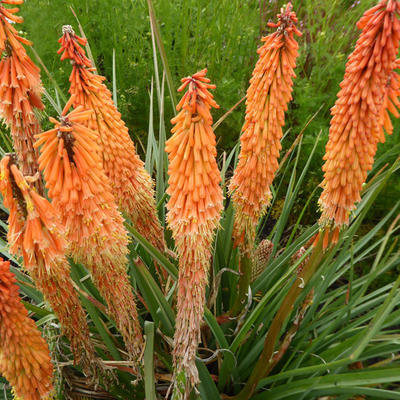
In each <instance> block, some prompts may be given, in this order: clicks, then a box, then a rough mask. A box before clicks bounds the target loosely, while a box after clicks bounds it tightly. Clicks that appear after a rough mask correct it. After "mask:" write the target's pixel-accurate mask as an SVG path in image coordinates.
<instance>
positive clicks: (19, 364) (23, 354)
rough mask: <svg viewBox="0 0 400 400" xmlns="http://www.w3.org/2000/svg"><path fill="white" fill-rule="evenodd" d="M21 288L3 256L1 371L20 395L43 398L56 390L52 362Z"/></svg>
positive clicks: (26, 398) (0, 261) (0, 264)
mask: <svg viewBox="0 0 400 400" xmlns="http://www.w3.org/2000/svg"><path fill="white" fill-rule="evenodd" d="M18 292H19V290H18V286H17V283H16V279H15V276H14V274H13V273H12V272H11V271H10V262H9V261H4V260H3V259H2V258H0V374H1V375H3V376H4V377H5V378H6V379H7V380H8V382H9V383H10V384H11V385H12V386H13V388H14V391H15V394H16V395H17V396H18V397H19V398H22V399H24V400H40V399H44V398H46V396H47V395H48V394H49V393H50V392H51V391H52V390H53V385H52V380H53V365H52V363H51V360H50V352H49V348H48V346H47V343H46V342H45V341H44V339H43V338H42V336H41V335H40V332H39V330H38V328H37V326H36V324H35V323H34V321H33V320H31V319H30V318H29V317H28V312H27V310H26V309H25V307H24V306H23V304H22V302H21V300H20V298H19V295H18Z"/></svg>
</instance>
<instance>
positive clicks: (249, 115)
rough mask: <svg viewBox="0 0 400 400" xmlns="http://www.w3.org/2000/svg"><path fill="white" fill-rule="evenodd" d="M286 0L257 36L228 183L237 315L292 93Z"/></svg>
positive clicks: (293, 47) (290, 19)
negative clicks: (235, 159) (236, 271)
mask: <svg viewBox="0 0 400 400" xmlns="http://www.w3.org/2000/svg"><path fill="white" fill-rule="evenodd" d="M292 9H293V7H292V5H291V3H288V4H287V6H286V8H282V9H281V13H280V14H278V22H277V23H268V26H269V27H271V28H276V31H275V32H274V33H272V34H270V35H268V36H266V37H263V38H262V39H261V40H262V41H263V42H264V44H263V45H262V46H261V47H260V48H259V49H258V50H257V53H258V54H259V59H258V61H257V64H256V66H255V68H254V71H253V74H252V78H251V80H250V86H249V88H248V90H247V94H246V117H245V119H246V122H245V124H244V125H243V128H242V132H243V134H242V136H241V137H240V144H241V148H240V154H239V162H238V165H237V167H236V169H235V172H234V175H233V178H232V180H231V183H230V185H229V191H230V193H231V195H232V200H233V207H234V210H235V222H234V233H233V235H234V239H235V243H236V245H238V246H239V250H240V254H239V258H240V260H239V269H240V278H239V281H238V296H237V297H236V300H235V302H234V304H233V306H232V308H231V310H230V314H231V315H233V316H236V315H238V314H239V313H240V312H241V311H242V309H243V306H244V303H245V302H246V296H247V294H248V288H249V285H250V281H251V275H252V268H253V267H252V258H253V251H254V244H255V239H256V228H257V224H258V222H259V220H260V218H261V217H262V216H263V215H264V214H265V212H266V210H267V207H268V205H269V203H270V200H271V189H270V187H271V184H272V181H273V179H274V176H275V173H276V171H277V169H278V167H279V164H278V158H279V152H280V150H281V148H282V146H281V143H280V141H281V139H282V127H283V126H284V124H285V111H286V110H287V108H288V103H289V101H290V100H291V99H292V86H293V78H294V77H295V76H296V75H295V73H294V68H295V67H296V58H297V55H298V47H299V46H298V44H297V42H296V40H295V35H297V36H301V32H300V31H299V30H298V29H297V28H296V23H297V17H296V13H295V12H294V11H293V10H292Z"/></svg>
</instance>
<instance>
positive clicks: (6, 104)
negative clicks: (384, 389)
mask: <svg viewBox="0 0 400 400" xmlns="http://www.w3.org/2000/svg"><path fill="white" fill-rule="evenodd" d="M22 3H23V1H14V0H2V1H0V52H1V53H3V58H2V59H1V61H0V98H1V99H2V100H1V102H0V115H1V117H2V118H3V119H4V122H5V123H6V124H7V126H9V127H10V130H11V134H12V138H13V142H14V148H15V151H16V153H17V155H18V161H19V165H20V166H21V168H22V172H23V173H24V174H25V175H29V176H33V175H35V174H36V173H37V171H38V168H37V156H38V155H37V152H36V151H35V149H34V148H33V140H34V139H33V136H34V135H35V134H36V133H39V132H40V123H39V121H38V119H37V116H36V114H35V111H36V110H41V109H43V108H44V106H43V103H42V101H41V99H40V96H41V91H42V87H41V81H40V75H39V68H38V67H37V66H36V65H35V64H34V63H33V62H32V60H31V59H30V58H29V56H28V55H27V53H26V50H25V48H24V46H23V45H28V46H30V45H31V44H32V43H31V42H29V41H28V40H26V39H25V38H23V37H21V36H20V35H19V34H18V32H17V30H16V29H15V28H14V26H13V25H12V23H21V22H22V18H21V17H18V16H16V15H15V13H17V12H18V11H19V9H18V8H6V7H4V4H10V5H15V4H22ZM35 186H36V188H37V189H38V191H39V193H40V192H41V190H42V184H41V180H40V179H37V180H36V182H35Z"/></svg>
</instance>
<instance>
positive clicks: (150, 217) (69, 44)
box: [59, 25, 165, 251]
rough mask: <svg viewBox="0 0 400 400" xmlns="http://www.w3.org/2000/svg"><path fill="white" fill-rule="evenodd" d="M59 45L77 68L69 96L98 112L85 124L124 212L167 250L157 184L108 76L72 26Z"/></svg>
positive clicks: (64, 32)
mask: <svg viewBox="0 0 400 400" xmlns="http://www.w3.org/2000/svg"><path fill="white" fill-rule="evenodd" d="M59 42H60V44H61V48H60V50H59V53H61V54H62V55H61V59H70V60H71V63H72V65H73V66H72V72H71V76H70V78H69V80H70V83H71V87H70V90H69V93H70V94H71V95H72V96H75V97H74V102H73V106H74V107H77V106H83V107H85V108H87V109H90V110H93V111H94V112H93V113H92V114H91V116H90V118H88V119H87V120H86V121H85V124H86V126H88V127H89V128H90V129H92V130H93V131H95V132H96V133H97V135H98V137H97V142H98V145H99V147H100V149H101V157H102V164H103V168H104V171H105V173H106V175H107V176H108V178H109V179H110V183H111V186H112V191H113V193H114V195H115V199H116V201H117V204H118V206H119V208H120V210H121V211H122V212H124V213H126V214H127V215H128V217H129V218H130V219H131V221H132V223H133V225H134V226H135V228H136V229H137V230H138V231H139V233H140V234H142V235H143V236H144V237H145V238H146V239H147V240H149V241H150V242H151V243H152V244H153V245H154V246H155V247H157V248H158V249H159V250H161V251H164V249H165V245H164V234H163V230H162V227H161V225H160V222H159V220H158V218H157V212H156V204H155V200H154V189H153V181H152V179H151V177H150V175H149V174H148V172H147V171H146V170H145V168H144V164H143V162H142V161H141V159H140V158H139V156H138V155H137V153H136V150H135V145H134V144H133V141H132V139H131V138H130V136H129V132H128V128H127V127H126V125H125V123H124V121H123V120H122V119H121V114H120V113H119V112H118V110H117V108H116V107H115V104H114V102H113V100H112V94H111V92H110V91H109V90H108V89H107V87H106V85H105V84H104V81H105V77H103V76H100V75H97V74H96V73H95V71H96V70H95V68H93V67H92V64H91V62H90V60H89V59H88V58H87V57H86V56H85V52H84V50H83V49H82V47H81V45H84V44H85V43H86V40H85V39H83V38H80V37H79V36H77V35H76V34H75V33H74V31H73V30H72V28H71V26H69V25H66V26H64V28H63V36H62V37H61V38H60V40H59Z"/></svg>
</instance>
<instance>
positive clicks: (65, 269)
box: [0, 155, 98, 378]
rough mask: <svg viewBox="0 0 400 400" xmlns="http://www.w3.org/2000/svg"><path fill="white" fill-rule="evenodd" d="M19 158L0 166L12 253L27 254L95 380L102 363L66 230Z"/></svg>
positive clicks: (74, 348)
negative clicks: (69, 255) (25, 173)
mask: <svg viewBox="0 0 400 400" xmlns="http://www.w3.org/2000/svg"><path fill="white" fill-rule="evenodd" d="M15 159H16V157H15V156H11V155H6V156H5V157H4V158H3V159H2V160H1V162H0V179H1V180H0V191H1V193H2V195H3V198H4V205H5V206H6V207H8V208H9V210H10V215H9V231H8V242H9V244H10V250H11V253H13V254H16V255H22V256H23V260H24V268H25V269H26V270H27V271H28V272H29V274H30V275H31V277H32V278H33V280H34V282H35V285H36V286H37V288H38V289H39V290H40V291H41V292H42V293H43V294H44V296H45V299H46V300H47V301H48V302H49V303H50V305H51V307H52V309H53V311H54V312H55V313H56V315H57V317H58V319H59V321H60V323H61V327H62V331H63V333H64V334H65V336H66V337H67V338H68V340H69V341H70V343H71V349H72V352H73V355H74V361H75V363H77V364H81V365H82V368H83V370H84V372H85V373H86V374H87V375H90V376H91V377H92V378H94V377H95V376H96V374H97V372H98V371H97V370H96V367H97V365H98V363H97V359H96V357H95V351H94V348H93V345H92V344H91V342H90V338H89V336H90V334H89V327H88V325H87V322H86V314H85V311H84V310H83V308H82V306H81V303H80V301H79V298H78V295H77V293H76V291H75V289H74V286H73V282H72V280H71V277H70V266H69V263H68V261H67V259H66V258H65V255H64V254H65V246H66V244H65V241H64V239H63V233H64V229H63V227H62V226H61V225H60V222H59V218H58V215H57V213H56V211H55V209H54V208H53V206H52V204H50V203H49V202H48V201H47V199H45V198H44V197H42V196H40V195H39V194H38V193H37V192H36V191H35V190H34V189H32V188H31V184H30V183H28V182H27V180H26V179H25V178H24V176H23V175H22V173H21V172H20V170H19V169H18V167H17V166H16V164H15V161H16V160H15Z"/></svg>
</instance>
